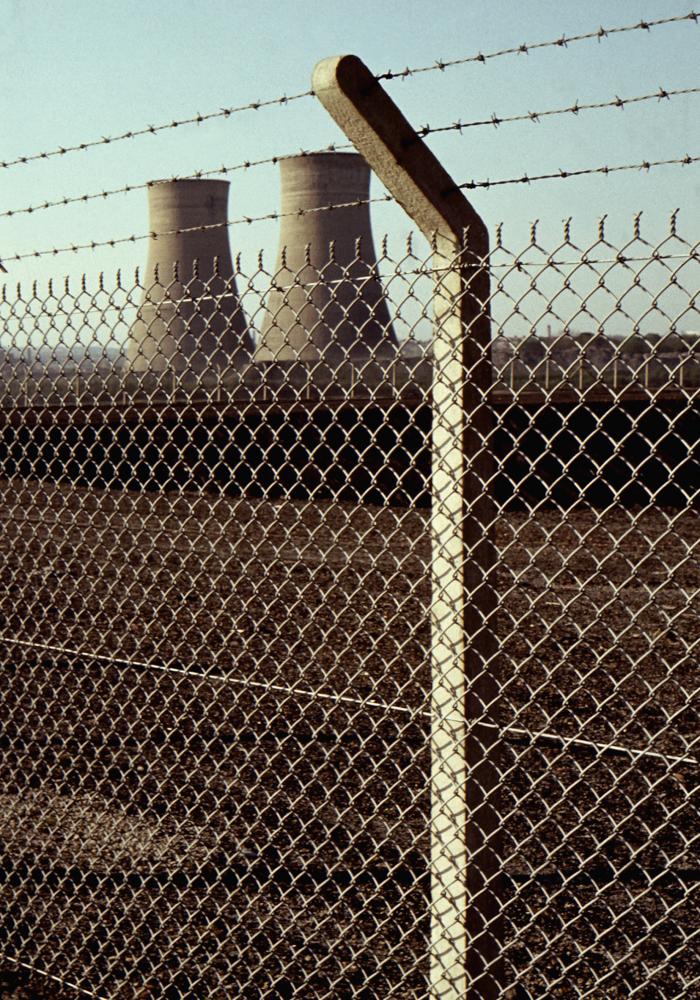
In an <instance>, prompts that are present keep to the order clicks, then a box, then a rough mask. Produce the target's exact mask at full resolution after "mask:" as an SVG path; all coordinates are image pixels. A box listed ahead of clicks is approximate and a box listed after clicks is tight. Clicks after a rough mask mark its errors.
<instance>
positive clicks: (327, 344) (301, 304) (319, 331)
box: [256, 153, 396, 367]
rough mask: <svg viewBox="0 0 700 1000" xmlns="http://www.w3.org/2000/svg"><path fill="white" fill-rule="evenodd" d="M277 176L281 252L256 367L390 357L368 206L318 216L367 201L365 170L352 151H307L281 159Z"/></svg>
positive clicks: (392, 339) (391, 340)
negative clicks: (271, 363)
mask: <svg viewBox="0 0 700 1000" xmlns="http://www.w3.org/2000/svg"><path fill="white" fill-rule="evenodd" d="M280 170H281V184H282V204H281V212H282V220H281V233H280V251H279V254H278V258H277V265H276V268H275V280H274V282H273V287H272V290H271V292H270V298H269V300H268V304H267V314H266V318H265V322H264V325H263V330H262V336H261V341H260V346H259V348H258V350H257V353H256V361H261V362H270V361H284V362H289V361H302V362H306V363H309V362H314V361H318V360H319V359H323V360H324V361H325V362H326V363H327V364H329V365H330V366H331V367H334V366H336V365H338V364H340V363H342V362H343V361H345V360H349V361H352V362H362V361H366V360H367V359H369V358H371V357H372V358H376V359H382V358H386V359H389V358H392V357H393V356H394V354H395V350H396V336H395V334H394V331H393V329H392V326H391V320H390V318H389V310H388V308H387V304H386V300H385V298H384V293H383V291H382V287H381V284H380V282H379V279H378V277H377V274H376V263H377V259H376V254H375V250H374V243H373V241H372V230H371V228H370V218H369V205H368V204H362V205H355V204H352V205H349V206H348V207H346V208H334V209H333V210H331V211H323V209H324V208H325V207H326V206H328V205H347V204H348V203H352V202H357V201H365V202H366V201H367V199H368V197H369V178H370V171H369V167H368V166H367V164H366V163H365V161H364V160H363V158H362V157H361V156H358V155H357V154H356V153H310V154H306V155H300V156H290V157H287V158H285V159H283V160H282V161H281V163H280ZM314 209H321V211H314ZM304 213H307V214H304Z"/></svg>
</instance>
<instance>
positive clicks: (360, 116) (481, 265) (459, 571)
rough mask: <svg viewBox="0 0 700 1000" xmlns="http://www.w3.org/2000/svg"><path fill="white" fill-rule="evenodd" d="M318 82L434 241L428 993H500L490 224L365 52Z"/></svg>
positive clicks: (322, 68)
mask: <svg viewBox="0 0 700 1000" xmlns="http://www.w3.org/2000/svg"><path fill="white" fill-rule="evenodd" d="M313 89H314V92H315V94H316V96H317V97H318V99H319V100H320V101H321V103H322V104H323V106H324V107H325V108H326V110H327V111H328V112H329V114H330V115H331V116H332V117H333V118H334V119H335V121H336V122H337V123H338V124H339V125H340V127H341V129H342V130H343V131H344V132H345V134H346V135H347V136H348V138H349V139H350V140H351V142H352V143H353V144H354V145H355V147H356V149H357V150H358V151H359V152H360V153H361V154H362V155H363V156H364V157H365V159H366V160H367V162H368V163H369V165H370V166H371V167H372V169H373V170H374V171H375V173H376V174H377V176H378V177H379V178H380V180H381V181H382V182H383V183H384V185H385V186H386V188H387V189H388V190H389V191H390V192H391V194H392V195H393V196H394V198H395V199H396V200H397V201H398V202H399V204H401V205H402V207H403V208H404V209H405V211H406V212H407V213H408V215H409V216H410V217H411V219H412V220H413V221H414V222H415V223H416V225H417V226H418V228H419V229H420V230H421V231H422V232H423V233H424V234H425V235H426V236H427V237H428V238H429V239H430V240H431V242H432V246H433V266H434V274H435V321H436V325H435V336H434V350H435V360H434V376H433V398H432V405H433V429H432V451H433V464H432V514H431V528H432V603H431V612H432V626H433V629H432V633H433V638H432V650H431V661H432V692H431V707H432V712H431V714H432V727H431V760H432V764H431V861H430V863H431V942H430V951H431V962H430V995H431V998H432V1000H438V998H439V1000H464V998H465V997H468V998H474V1000H476V998H477V997H478V998H481V1000H491V998H494V997H497V996H502V995H503V994H502V976H501V962H500V940H501V917H500V885H499V882H500V878H501V875H500V862H499V824H498V811H497V808H496V801H495V796H496V795H497V785H498V767H497V764H496V753H497V735H498V729H497V726H496V724H495V723H496V719H495V699H496V695H497V691H498V685H497V678H496V676H495V662H494V653H495V636H494V632H493V627H494V622H493V615H494V610H495V597H494V589H493V572H494V567H495V550H494V546H493V543H492V539H491V534H492V529H493V526H494V517H495V514H494V509H493V506H492V503H491V501H490V499H489V495H488V490H489V482H490V479H491V469H492V457H491V456H490V455H489V452H488V449H489V432H490V428H491V426H492V418H491V412H490V409H489V407H488V402H487V393H488V391H489V389H490V386H491V362H490V354H489V343H490V321H489V306H488V302H489V276H488V261H487V256H488V233H487V230H486V226H485V225H484V223H483V221H482V220H481V219H480V217H479V216H478V215H477V213H476V212H475V211H474V209H473V208H472V206H471V205H470V204H469V202H468V201H467V200H466V198H465V197H464V195H463V194H462V192H461V190H460V189H459V188H458V187H457V185H456V184H455V183H454V181H453V180H452V179H451V178H450V176H449V175H448V174H447V173H446V171H445V170H444V169H443V167H442V166H441V164H440V163H439V162H438V160H437V159H436V158H435V157H434V156H433V154H432V153H431V152H430V150H429V149H428V148H427V146H426V145H425V144H424V143H423V141H422V140H421V139H420V138H419V136H418V135H417V134H416V132H415V131H414V130H413V128H411V126H410V125H409V123H408V122H407V121H406V119H405V118H404V117H403V115H402V114H401V112H400V110H399V109H398V108H397V107H396V105H395V104H394V103H393V101H392V100H391V98H390V97H389V96H388V95H387V94H386V92H385V91H384V90H383V88H382V87H381V85H380V84H379V82H378V81H377V80H376V78H375V77H374V76H373V75H372V74H371V73H370V71H369V70H368V69H367V67H366V66H365V65H364V63H362V61H361V60H360V59H358V58H357V57H356V56H340V57H334V58H329V59H324V60H322V61H321V62H320V63H319V64H318V65H317V66H316V69H315V70H314V74H313Z"/></svg>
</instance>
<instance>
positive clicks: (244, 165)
mask: <svg viewBox="0 0 700 1000" xmlns="http://www.w3.org/2000/svg"><path fill="white" fill-rule="evenodd" d="M699 93H700V87H684V88H682V89H678V90H667V89H666V88H664V87H659V89H658V90H657V91H655V92H654V93H651V94H641V95H638V96H636V97H618V96H615V97H614V98H612V99H610V100H607V101H598V102H595V103H591V104H581V103H579V102H578V101H576V102H575V103H574V104H573V105H570V106H568V107H565V108H551V109H547V110H544V111H527V112H525V113H524V114H517V115H497V114H496V113H494V114H492V115H491V117H490V118H484V119H478V120H475V121H456V122H453V123H451V124H449V125H437V126H433V125H423V126H422V127H421V128H419V129H418V130H417V134H418V135H419V136H421V137H423V138H425V137H426V136H429V135H435V134H438V133H444V132H452V131H458V132H460V133H461V132H462V131H464V129H469V128H475V127H479V126H485V125H493V126H499V125H505V124H510V123H512V122H520V121H531V122H534V123H538V122H539V121H540V119H542V118H546V117H548V116H552V115H564V114H573V115H578V114H579V112H581V111H590V110H603V109H611V108H613V109H614V108H619V109H624V108H625V107H626V106H627V105H628V104H639V103H641V102H643V101H652V100H658V101H663V100H671V98H673V97H678V96H681V95H688V94H699ZM353 148H354V147H353V146H352V144H351V143H342V144H339V143H330V144H329V145H328V146H325V147H322V148H318V149H311V150H307V149H301V150H299V152H298V153H291V154H290V153H287V154H281V155H278V156H268V157H265V158H264V159H259V160H243V161H242V162H240V163H234V164H232V165H225V164H222V166H220V167H212V168H209V169H206V170H195V171H192V172H191V173H187V174H173V175H172V176H171V177H168V178H164V179H163V180H158V181H145V182H142V183H138V184H124V185H123V186H122V187H118V188H111V189H107V190H102V191H93V192H90V193H84V194H79V195H72V196H64V197H62V198H56V199H55V200H54V201H45V202H40V203H37V204H35V205H27V206H25V207H23V208H14V209H12V208H11V209H7V210H6V211H4V212H0V219H8V218H13V217H14V216H17V215H32V214H34V213H36V212H40V211H44V210H46V209H50V208H62V207H65V206H68V205H77V204H83V205H86V204H88V203H89V202H91V201H95V200H106V199H107V198H111V197H114V196H115V195H121V194H130V193H132V192H134V191H143V190H146V189H148V188H150V187H154V186H155V185H157V184H164V183H169V182H170V183H171V182H173V181H178V180H199V179H202V178H204V177H213V176H216V175H226V174H231V173H234V172H236V171H239V170H250V169H252V168H254V167H261V166H276V165H277V164H278V163H279V162H280V161H281V160H283V159H286V158H287V157H288V156H314V155H316V154H318V153H335V152H341V151H345V150H348V149H353Z"/></svg>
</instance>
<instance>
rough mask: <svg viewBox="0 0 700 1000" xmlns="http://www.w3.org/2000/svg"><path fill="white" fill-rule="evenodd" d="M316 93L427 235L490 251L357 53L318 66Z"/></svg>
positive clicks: (474, 219)
mask: <svg viewBox="0 0 700 1000" xmlns="http://www.w3.org/2000/svg"><path fill="white" fill-rule="evenodd" d="M312 87H313V90H314V93H315V94H316V97H317V98H318V100H319V101H320V102H321V104H322V105H323V106H324V108H325V109H326V111H327V112H328V113H329V114H330V116H331V117H332V118H333V119H334V121H335V122H336V123H337V124H338V125H339V126H340V128H341V129H342V130H343V132H344V133H345V134H346V135H347V136H348V138H349V139H350V141H351V142H352V143H353V144H354V146H355V148H356V149H357V150H358V151H359V152H360V153H362V155H363V156H364V158H365V159H366V160H367V162H368V163H369V165H370V167H371V168H372V170H374V172H375V173H376V175H377V176H378V177H379V179H380V180H381V181H382V183H383V184H384V185H385V187H386V188H387V190H388V191H389V192H390V193H391V195H392V196H393V197H394V198H395V199H396V201H397V202H398V203H399V204H400V205H401V207H402V208H403V209H404V210H405V211H406V213H407V214H408V215H409V217H410V218H411V219H413V220H414V221H415V223H416V225H417V226H418V227H419V228H420V230H421V232H422V233H423V234H424V235H425V236H426V237H428V239H431V238H433V237H434V236H437V237H439V238H442V239H446V240H448V241H449V242H450V243H452V244H453V245H454V244H457V245H458V246H461V245H463V243H464V242H465V232H466V233H468V237H467V238H468V242H469V245H470V247H471V249H473V250H474V251H476V252H479V253H486V251H487V249H488V232H487V230H486V226H485V225H484V222H483V221H482V219H481V218H480V217H479V215H478V213H477V212H476V211H475V209H474V208H473V207H472V205H470V203H469V202H468V201H467V199H466V198H465V197H464V194H463V192H462V191H461V189H460V188H459V187H458V186H457V184H456V183H455V182H454V180H453V179H452V178H451V177H450V175H449V174H448V173H447V171H446V170H445V169H444V167H443V166H442V165H441V163H440V161H439V160H438V159H437V158H436V157H435V156H434V154H433V153H432V152H431V151H430V149H428V147H427V146H426V144H425V142H424V141H423V140H422V139H421V137H420V136H419V135H418V133H417V132H416V131H415V129H414V128H413V127H412V126H411V125H410V123H409V122H408V121H407V120H406V118H404V116H403V114H402V113H401V111H400V110H399V108H398V107H397V106H396V105H395V104H394V102H393V101H392V99H391V98H390V97H389V95H388V94H387V93H386V91H385V90H384V88H383V87H382V86H381V85H380V83H379V81H378V80H377V79H376V77H375V76H374V75H373V74H372V73H371V72H370V70H369V69H368V68H367V66H365V64H364V63H363V62H362V60H361V59H360V58H359V57H358V56H354V55H344V56H331V57H329V58H327V59H322V60H321V61H320V62H319V63H317V64H316V67H315V69H314V72H313V76H312Z"/></svg>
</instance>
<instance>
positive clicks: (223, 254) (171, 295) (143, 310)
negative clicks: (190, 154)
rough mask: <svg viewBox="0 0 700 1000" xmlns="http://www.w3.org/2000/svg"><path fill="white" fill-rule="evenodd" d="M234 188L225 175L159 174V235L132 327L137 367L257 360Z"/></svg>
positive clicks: (152, 196)
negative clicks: (241, 288)
mask: <svg viewBox="0 0 700 1000" xmlns="http://www.w3.org/2000/svg"><path fill="white" fill-rule="evenodd" d="M228 188H229V183H228V181H222V180H176V181H163V182H159V181H157V182H155V183H153V184H152V185H151V186H150V187H149V189H148V207H149V221H150V231H151V233H152V234H155V235H153V236H151V238H150V239H149V243H148V261H147V263H146V273H145V278H144V294H143V299H142V302H141V305H140V308H139V312H138V317H137V319H136V321H135V322H134V324H133V326H132V327H131V331H130V339H129V345H128V351H127V356H128V360H129V366H130V368H131V370H132V371H136V372H145V371H153V372H162V371H166V370H173V371H177V372H188V371H190V372H192V373H193V374H195V375H197V376H201V375H202V374H205V373H207V372H209V371H214V370H218V369H219V368H223V369H225V368H228V367H230V366H235V367H238V368H240V367H242V366H243V365H245V364H248V363H249V362H250V360H251V355H252V351H253V341H252V337H251V334H250V332H249V330H248V325H247V322H246V319H245V316H244V314H243V311H242V309H241V306H240V303H239V301H238V293H237V291H236V283H235V280H234V276H233V264H232V260H231V249H230V246H229V241H228V228H227V226H226V218H227V202H228ZM197 227H204V228H197ZM178 230H184V231H180V232H178Z"/></svg>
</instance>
